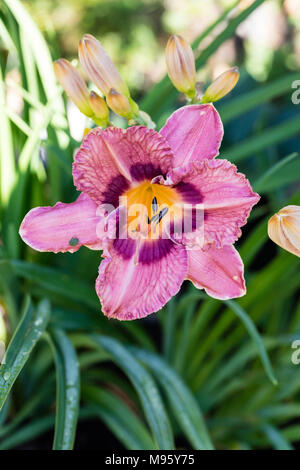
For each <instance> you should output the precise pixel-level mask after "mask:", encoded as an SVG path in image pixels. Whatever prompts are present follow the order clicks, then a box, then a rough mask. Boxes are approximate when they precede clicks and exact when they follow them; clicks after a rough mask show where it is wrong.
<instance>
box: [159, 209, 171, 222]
mask: <svg viewBox="0 0 300 470" xmlns="http://www.w3.org/2000/svg"><path fill="white" fill-rule="evenodd" d="M168 210H169V208H168V207H164V208H163V209H162V210H161V211H160V212H159V214H158V223H159V222H160V221H161V219H162V218H163V217H164V216H165V215H166V213H167V212H168Z"/></svg>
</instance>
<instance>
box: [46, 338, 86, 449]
mask: <svg viewBox="0 0 300 470" xmlns="http://www.w3.org/2000/svg"><path fill="white" fill-rule="evenodd" d="M50 337H51V340H50V344H51V345H52V348H53V351H54V358H55V365H56V380H57V392H56V420H55V435H54V443H53V449H54V450H71V449H72V448H73V445H74V440H75V434H76V426H77V420H78V413H79V400H80V374H79V365H78V360H77V355H76V352H75V349H74V347H73V345H72V343H71V341H70V340H69V338H68V337H67V335H66V334H65V333H64V332H63V331H62V330H59V329H52V330H50Z"/></svg>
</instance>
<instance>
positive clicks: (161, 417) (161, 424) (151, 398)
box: [91, 334, 174, 450]
mask: <svg viewBox="0 0 300 470" xmlns="http://www.w3.org/2000/svg"><path fill="white" fill-rule="evenodd" d="M91 338H92V339H93V340H94V341H95V343H96V344H97V345H99V346H101V347H102V348H103V349H104V350H105V351H107V352H108V353H109V354H110V355H111V357H112V358H113V360H114V361H115V362H116V363H117V364H118V366H119V367H120V368H121V369H122V370H123V372H124V373H125V374H126V375H127V376H128V378H129V379H130V381H131V382H132V384H133V386H134V387H135V389H136V391H137V393H138V395H139V398H140V400H141V403H142V405H143V409H144V412H145V415H146V418H147V421H148V423H149V426H150V428H151V430H152V432H153V435H154V437H155V439H156V442H157V446H158V448H159V449H164V450H170V449H171V450H172V449H174V441H173V433H172V428H171V425H170V422H169V418H168V415H167V412H166V410H165V407H164V404H163V402H162V399H161V396H160V393H159V391H158V389H157V386H156V384H155V382H154V380H153V378H152V377H151V375H150V374H149V373H148V372H147V371H146V369H145V368H144V367H143V366H142V365H141V364H140V363H139V362H138V361H137V360H136V358H135V357H134V355H133V354H132V353H131V352H130V351H129V350H128V349H127V348H126V347H125V346H123V345H122V344H121V343H119V342H118V341H116V340H115V339H113V338H109V337H107V336H100V335H96V334H95V335H92V336H91Z"/></svg>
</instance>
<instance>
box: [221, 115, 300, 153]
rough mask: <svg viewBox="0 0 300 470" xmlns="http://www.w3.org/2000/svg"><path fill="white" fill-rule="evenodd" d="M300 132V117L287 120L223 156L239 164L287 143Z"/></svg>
mask: <svg viewBox="0 0 300 470" xmlns="http://www.w3.org/2000/svg"><path fill="white" fill-rule="evenodd" d="M299 131H300V118H299V116H296V117H293V118H290V119H287V120H285V121H284V122H282V123H280V124H277V125H276V126H272V127H271V128H268V129H266V130H264V131H262V132H260V133H259V134H255V135H253V136H251V137H249V138H248V139H245V140H243V141H242V142H241V143H240V144H236V145H234V146H232V147H229V148H226V149H224V150H223V155H227V157H226V158H228V159H229V160H230V161H234V162H239V161H241V160H245V158H247V157H249V156H250V155H255V154H257V153H258V152H261V151H262V150H264V149H266V148H268V147H271V146H272V145H275V144H278V143H279V142H282V141H285V140H287V139H289V138H290V137H292V136H293V135H295V134H297V133H298V132H299Z"/></svg>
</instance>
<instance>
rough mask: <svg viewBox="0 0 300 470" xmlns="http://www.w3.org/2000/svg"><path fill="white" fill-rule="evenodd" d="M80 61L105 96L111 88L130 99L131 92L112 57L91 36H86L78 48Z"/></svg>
mask: <svg viewBox="0 0 300 470" xmlns="http://www.w3.org/2000/svg"><path fill="white" fill-rule="evenodd" d="M78 54H79V60H80V62H81V65H82V67H83V68H84V70H85V72H86V74H87V76H88V77H89V79H90V80H91V81H92V82H94V83H95V85H96V86H97V87H98V88H99V90H100V91H101V92H102V93H103V95H104V96H107V95H108V93H109V91H110V90H111V88H114V89H115V90H116V91H118V92H119V93H122V94H123V95H125V96H127V98H129V96H130V94H129V90H128V87H127V85H126V84H125V83H124V81H123V80H122V78H121V77H120V75H119V72H118V71H117V69H116V67H115V66H114V64H113V63H112V61H111V59H110V57H109V56H108V54H107V53H106V52H105V50H104V49H103V47H102V46H101V44H100V42H99V41H97V39H96V38H94V36H92V35H91V34H85V35H84V36H83V38H82V40H81V41H80V42H79V46H78Z"/></svg>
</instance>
